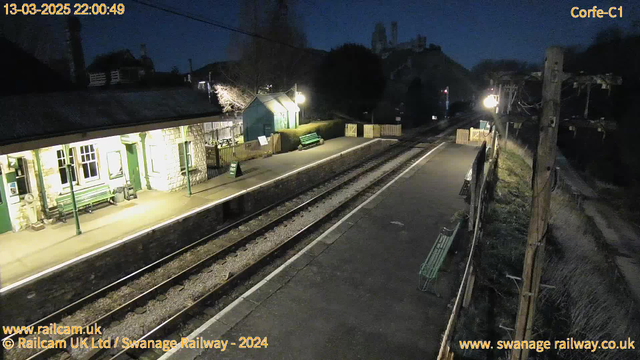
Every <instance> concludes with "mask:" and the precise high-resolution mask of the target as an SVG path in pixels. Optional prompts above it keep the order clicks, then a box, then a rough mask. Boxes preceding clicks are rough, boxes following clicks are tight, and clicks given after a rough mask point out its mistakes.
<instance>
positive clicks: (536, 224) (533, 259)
mask: <svg viewBox="0 0 640 360" xmlns="http://www.w3.org/2000/svg"><path fill="white" fill-rule="evenodd" d="M562 65H563V49H562V48H560V47H550V48H548V49H547V52H546V57H545V64H544V78H543V83H542V116H541V117H540V124H539V129H540V134H539V139H538V148H537V152H536V161H535V168H534V169H533V171H534V172H533V196H532V197H533V198H532V201H531V220H530V222H529V233H528V238H527V249H526V251H525V256H524V269H523V272H522V288H521V290H520V291H521V292H520V305H519V308H518V316H517V318H516V334H515V337H514V339H513V340H515V341H523V340H530V339H531V330H532V328H533V321H534V317H535V310H536V301H537V298H538V291H539V288H540V276H541V275H542V266H543V263H544V246H545V242H546V235H547V227H548V222H549V204H550V202H551V185H552V184H553V179H551V176H552V170H553V168H554V167H555V160H556V143H557V138H558V117H559V115H560V92H561V85H562ZM528 357H529V351H528V350H526V349H514V350H513V352H512V356H511V360H526V359H528Z"/></svg>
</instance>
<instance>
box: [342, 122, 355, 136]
mask: <svg viewBox="0 0 640 360" xmlns="http://www.w3.org/2000/svg"><path fill="white" fill-rule="evenodd" d="M344 136H346V137H358V124H344Z"/></svg>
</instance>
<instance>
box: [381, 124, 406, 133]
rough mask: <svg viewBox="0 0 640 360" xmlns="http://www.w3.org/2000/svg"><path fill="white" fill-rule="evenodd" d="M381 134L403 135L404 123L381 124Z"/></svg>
mask: <svg viewBox="0 0 640 360" xmlns="http://www.w3.org/2000/svg"><path fill="white" fill-rule="evenodd" d="M380 136H402V125H386V124H383V125H380Z"/></svg>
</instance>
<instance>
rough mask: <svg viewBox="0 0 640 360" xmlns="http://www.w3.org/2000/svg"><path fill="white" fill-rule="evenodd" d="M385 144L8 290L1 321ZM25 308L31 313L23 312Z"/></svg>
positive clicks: (56, 305)
mask: <svg viewBox="0 0 640 360" xmlns="http://www.w3.org/2000/svg"><path fill="white" fill-rule="evenodd" d="M389 145H390V142H387V141H374V142H371V143H368V144H366V145H364V146H362V147H360V148H357V149H355V150H352V151H349V152H346V153H343V154H341V155H339V156H337V157H335V158H333V159H331V160H329V161H325V162H323V163H320V164H318V165H316V166H313V167H309V168H306V169H304V170H301V171H299V172H296V173H294V174H291V175H289V176H287V177H285V178H282V179H279V180H276V181H273V182H271V183H268V184H266V185H264V186H261V187H259V188H256V189H254V190H253V191H251V192H248V193H245V194H243V195H240V196H237V197H235V198H232V199H230V200H228V201H226V202H224V203H219V204H216V205H213V206H211V207H208V208H206V209H202V210H200V211H199V212H197V213H194V214H191V215H190V216H188V217H185V218H182V219H180V220H177V221H175V222H172V223H169V224H166V225H164V226H162V227H159V228H156V229H153V230H151V231H148V232H146V233H143V234H141V235H139V236H138V237H136V238H133V239H130V240H128V241H127V242H124V243H122V244H119V245H118V246H115V247H113V248H110V249H107V250H105V251H103V252H101V253H97V254H94V255H92V256H90V257H87V258H84V259H82V260H80V261H78V262H76V263H73V264H71V265H69V266H67V267H65V268H62V269H59V270H56V271H54V272H51V273H49V274H47V275H45V276H42V277H40V278H37V279H35V280H32V281H31V282H29V283H27V284H25V285H23V286H20V287H17V288H15V289H11V290H9V291H7V292H5V293H3V294H2V296H1V297H0V301H1V302H2V303H1V304H0V305H2V306H0V309H1V310H2V311H3V312H2V314H0V316H2V319H3V321H4V323H7V324H11V325H26V324H28V323H31V322H33V321H35V320H37V319H39V318H41V317H43V316H45V315H47V314H50V313H51V312H53V311H55V310H58V309H60V308H61V307H63V306H65V305H67V304H69V303H71V302H72V301H75V300H78V299H80V298H82V297H83V296H86V295H88V294H90V293H92V292H94V291H96V290H98V289H100V288H101V287H104V286H106V285H108V284H109V283H111V282H113V281H115V280H117V279H119V278H121V277H123V276H125V275H127V274H130V273H132V272H134V271H136V270H138V269H140V268H142V267H143V266H145V265H148V264H150V263H152V262H154V261H156V260H158V259H160V258H162V257H164V256H166V255H168V254H170V253H172V252H175V251H177V250H178V249H180V248H182V247H184V246H186V245H188V244H190V243H193V242H194V241H197V240H198V239H200V238H202V237H204V236H206V235H208V234H211V233H212V232H214V231H215V230H216V229H218V228H219V227H220V226H221V225H222V224H223V222H225V221H230V220H233V219H237V218H240V217H241V216H243V215H245V214H249V213H251V212H255V211H257V210H259V209H262V208H264V207H266V206H268V205H270V204H272V203H274V202H277V201H279V200H281V199H283V198H286V197H288V196H291V195H293V190H292V189H299V190H300V191H302V190H304V189H305V187H310V186H315V185H318V184H320V183H323V182H325V181H326V180H328V179H330V178H332V177H334V176H335V175H336V174H338V173H340V172H343V171H345V170H347V169H350V168H352V167H353V166H356V165H357V164H359V163H360V162H362V161H363V160H364V159H365V158H367V157H370V156H376V155H377V154H378V153H379V152H380V151H382V150H384V149H385V148H386V147H387V146H389ZM203 151H204V149H203ZM205 176H206V172H205ZM25 309H29V311H28V312H27V313H25Z"/></svg>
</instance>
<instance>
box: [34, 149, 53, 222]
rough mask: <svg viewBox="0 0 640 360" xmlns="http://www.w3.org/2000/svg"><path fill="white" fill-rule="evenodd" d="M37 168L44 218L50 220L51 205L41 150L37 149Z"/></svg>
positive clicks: (35, 151)
mask: <svg viewBox="0 0 640 360" xmlns="http://www.w3.org/2000/svg"><path fill="white" fill-rule="evenodd" d="M34 153H35V155H36V166H38V191H40V198H41V199H42V208H43V210H44V216H45V217H46V218H47V219H49V218H51V217H50V216H49V204H47V193H46V191H45V188H44V177H43V176H42V165H40V149H35V150H34Z"/></svg>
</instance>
